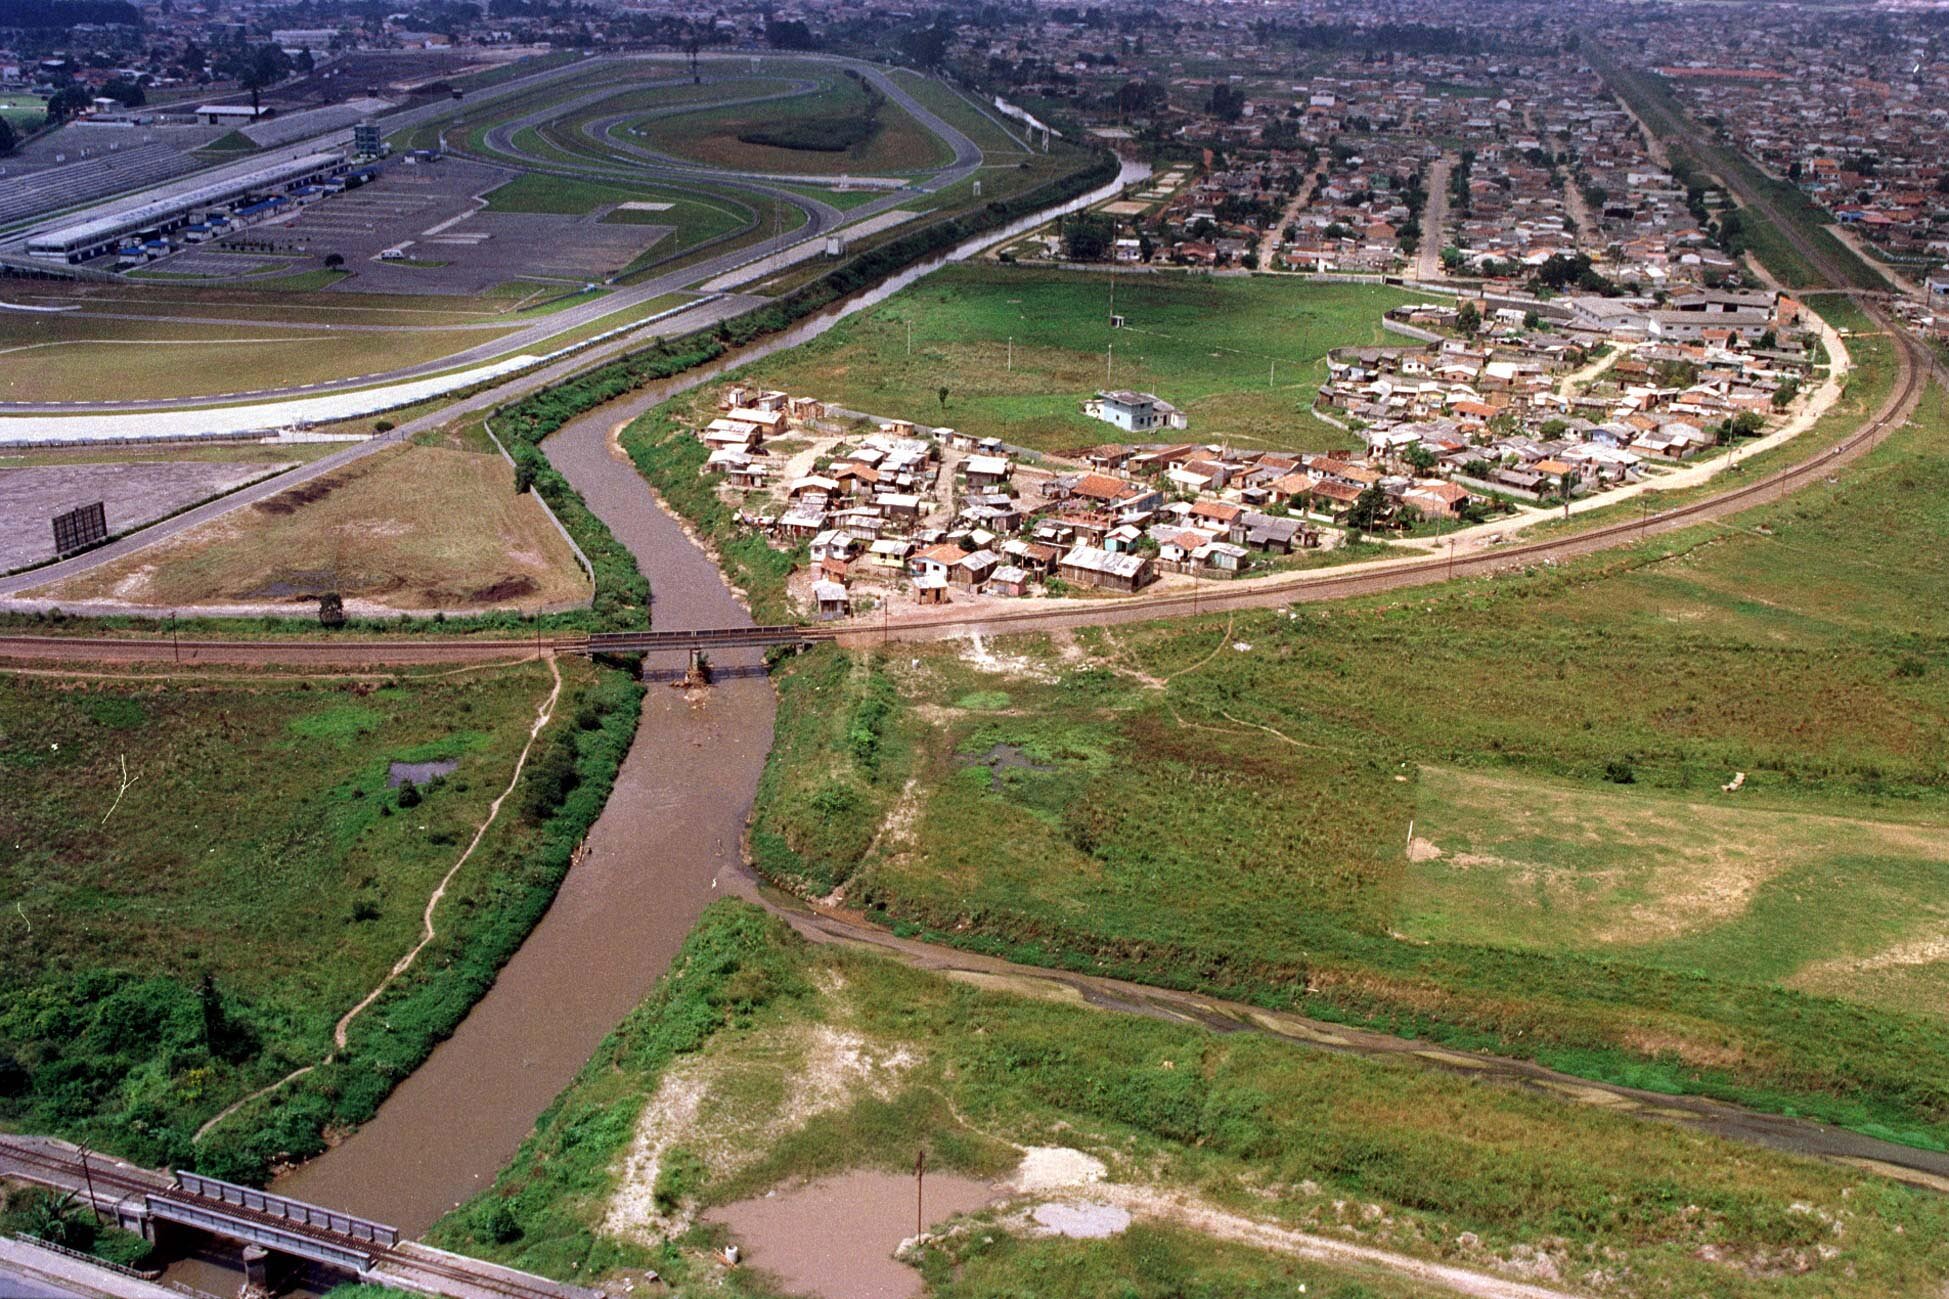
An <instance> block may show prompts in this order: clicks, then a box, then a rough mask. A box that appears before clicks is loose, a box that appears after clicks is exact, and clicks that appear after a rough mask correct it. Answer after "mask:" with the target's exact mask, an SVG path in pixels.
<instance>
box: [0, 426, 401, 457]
mask: <svg viewBox="0 0 1949 1299" xmlns="http://www.w3.org/2000/svg"><path fill="white" fill-rule="evenodd" d="M361 425H362V428H363V431H365V432H370V431H371V428H372V426H371V424H370V423H369V422H365V421H361ZM343 449H344V448H343V447H340V446H336V445H334V444H332V443H330V442H285V443H272V444H269V445H266V444H264V443H261V442H230V441H223V442H163V443H159V444H155V445H149V446H114V447H86V446H81V447H50V448H47V449H45V450H6V451H0V468H13V467H16V466H29V465H98V464H122V463H125V462H129V461H164V462H171V461H184V460H189V461H206V462H215V463H219V464H290V463H291V462H293V461H300V462H302V461H309V460H316V459H318V458H319V457H321V456H328V455H330V454H332V452H334V451H341V450H343Z"/></svg>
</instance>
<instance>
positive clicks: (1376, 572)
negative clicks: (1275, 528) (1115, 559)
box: [829, 329, 1931, 645]
mask: <svg viewBox="0 0 1949 1299" xmlns="http://www.w3.org/2000/svg"><path fill="white" fill-rule="evenodd" d="M1890 332H1891V335H1892V336H1893V337H1894V338H1895V339H1896V342H1897V348H1898V358H1899V364H1900V371H1899V373H1898V376H1897V379H1896V384H1895V387H1894V390H1893V391H1892V392H1891V393H1890V394H1889V396H1888V399H1887V400H1886V401H1884V402H1883V403H1882V406H1881V409H1880V410H1878V411H1877V412H1876V413H1875V414H1874V415H1873V416H1872V417H1871V418H1870V419H1868V420H1867V421H1866V422H1865V423H1863V424H1862V425H1861V427H1860V428H1858V429H1856V430H1855V431H1854V432H1852V433H1850V434H1849V435H1848V436H1847V437H1846V438H1844V439H1842V441H1841V442H1839V443H1838V444H1836V445H1835V446H1833V447H1831V448H1829V449H1828V450H1826V451H1824V452H1821V453H1820V454H1818V455H1815V456H1812V457H1810V458H1808V459H1806V460H1802V461H1799V462H1797V463H1795V464H1793V465H1789V466H1787V467H1786V468H1784V469H1779V470H1776V471H1774V472H1773V473H1771V474H1768V475H1766V476H1764V477H1762V478H1756V479H1754V480H1752V481H1751V482H1746V483H1741V484H1740V485H1738V486H1736V487H1732V488H1729V489H1728V490H1726V491H1723V492H1720V493H1717V494H1716V495H1713V496H1709V497H1706V498H1705V499H1703V500H1699V501H1693V502H1689V503H1687V504H1684V505H1678V506H1673V507H1672V508H1670V509H1666V510H1661V511H1658V512H1657V513H1654V514H1649V515H1646V516H1645V517H1644V518H1642V519H1627V520H1621V521H1619V522H1616V523H1609V524H1603V525H1600V526H1598V527H1595V528H1590V529H1588V530H1586V531H1583V532H1578V533H1573V534H1571V535H1569V536H1564V537H1555V538H1550V539H1548V540H1543V541H1531V542H1521V543H1518V544H1515V545H1511V546H1504V547H1499V548H1497V549H1495V550H1493V551H1479V552H1476V553H1474V554H1470V555H1456V556H1454V557H1453V558H1450V557H1447V556H1442V555H1430V556H1428V557H1427V558H1425V559H1419V560H1410V561H1395V562H1393V563H1391V564H1388V566H1387V567H1385V568H1379V567H1376V566H1368V565H1362V566H1359V567H1354V568H1349V569H1347V570H1345V571H1342V572H1337V573H1306V574H1297V575H1294V576H1292V577H1290V578H1270V579H1261V580H1259V581H1256V582H1246V583H1241V584H1239V586H1238V587H1236V588H1234V589H1230V590H1221V591H1215V592H1214V591H1209V590H1206V591H1200V592H1191V593H1179V594H1172V595H1160V596H1139V597H1136V598H1134V599H1130V600H1120V601H1114V602H1105V603H1104V604H1103V605H1102V606H1101V607H1100V608H1083V609H1075V608H1072V609H1064V610H1023V611H1020V612H1012V613H998V614H987V615H981V616H967V617H960V618H941V619H931V620H928V621H925V622H913V621H910V622H907V623H904V624H893V625H891V626H889V627H874V626H872V625H871V624H870V623H863V622H857V621H855V622H846V623H834V624H829V626H830V628H831V629H832V630H833V631H835V632H837V633H838V635H839V640H840V643H841V644H843V645H866V644H873V643H877V642H878V641H880V640H926V639H938V638H945V637H951V636H956V635H963V634H969V633H975V632H980V633H1006V632H1032V631H1038V630H1049V629H1055V628H1066V627H1081V626H1090V625H1095V624H1101V623H1120V622H1139V621H1148V620H1151V619H1156V618H1166V617H1172V616H1176V615H1181V614H1192V613H1219V612H1225V611H1228V610H1236V609H1247V608H1258V607H1263V606H1267V605H1277V604H1285V603H1289V602H1292V601H1295V600H1313V599H1333V598H1345V597H1348V596H1356V595H1372V594H1377V593H1380V592H1385V591H1389V590H1396V589H1401V588H1405V587H1412V586H1423V585H1427V584H1429V583H1431V582H1437V581H1446V580H1447V579H1448V578H1449V577H1480V576H1486V575H1489V574H1493V573H1498V572H1506V571H1509V570H1511V569H1520V568H1525V567H1529V566H1532V565H1535V564H1541V563H1550V562H1553V561H1559V560H1564V559H1572V558H1576V557H1578V556H1581V555H1587V554H1591V553H1594V552H1597V551H1602V550H1609V549H1615V548H1617V547H1619V546H1623V545H1627V544H1630V543H1631V542H1634V541H1638V540H1641V539H1643V538H1644V537H1646V536H1649V535H1650V534H1652V533H1654V532H1669V531H1671V530H1673V529H1676V528H1681V527H1685V526H1687V525H1690V524H1693V523H1700V522H1708V521H1710V520H1712V519H1715V518H1719V517H1722V516H1724V515H1727V514H1731V513H1735V512H1737V511H1739V510H1743V509H1749V508H1751V507H1752V506H1754V505H1760V504H1764V503H1766V502H1768V501H1772V500H1777V499H1779V498H1780V497H1782V496H1786V495H1788V494H1790V493H1791V492H1793V491H1794V490H1796V489H1797V488H1800V487H1802V486H1804V485H1806V484H1807V483H1808V482H1809V481H1812V480H1814V479H1816V478H1820V477H1824V476H1826V475H1827V474H1829V473H1831V472H1832V471H1833V470H1835V469H1838V468H1840V467H1841V466H1843V465H1845V464H1848V463H1850V462H1852V461H1854V460H1856V459H1859V458H1860V457H1861V456H1862V455H1865V454H1866V453H1867V452H1869V451H1871V450H1873V449H1874V448H1875V447H1876V446H1878V445H1880V443H1881V442H1882V441H1883V440H1885V439H1886V438H1887V437H1888V435H1889V434H1891V433H1893V432H1894V431H1895V430H1896V429H1898V428H1900V427H1901V426H1902V425H1903V424H1904V423H1905V422H1906V421H1907V419H1908V417H1909V414H1910V413H1911V412H1912V411H1913V410H1914V407H1915V403H1916V402H1917V401H1918V400H1920V397H1921V394H1922V391H1923V389H1924V388H1925V387H1926V386H1927V383H1928V379H1929V373H1930V368H1929V367H1930V364H1931V359H1930V358H1928V357H1926V356H1924V355H1922V354H1921V351H1920V346H1919V345H1918V344H1916V343H1915V342H1914V341H1913V340H1912V339H1911V338H1910V337H1909V336H1908V335H1907V334H1906V333H1902V332H1900V331H1897V330H1893V329H1891V331H1890ZM1363 569H1366V570H1367V571H1362V570H1363Z"/></svg>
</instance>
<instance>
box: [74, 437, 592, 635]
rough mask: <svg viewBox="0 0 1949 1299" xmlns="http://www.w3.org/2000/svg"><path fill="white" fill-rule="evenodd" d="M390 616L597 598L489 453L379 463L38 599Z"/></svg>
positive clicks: (472, 450) (381, 458)
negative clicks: (323, 604) (364, 605)
mask: <svg viewBox="0 0 1949 1299" xmlns="http://www.w3.org/2000/svg"><path fill="white" fill-rule="evenodd" d="M334 590H335V591H337V592H338V593H339V594H340V595H342V596H343V597H344V598H345V600H346V601H347V602H348V604H349V603H351V602H354V601H359V602H369V603H370V604H372V605H374V606H377V607H378V608H380V609H382V610H386V609H399V610H427V609H437V610H447V611H454V612H458V611H462V610H468V609H523V610H532V609H535V608H537V607H542V606H550V605H560V604H565V603H568V602H573V601H575V600H579V599H585V598H587V596H588V594H589V587H588V582H587V580H586V578H585V577H584V575H583V572H582V570H581V568H580V567H579V566H578V565H577V564H576V561H575V557H574V555H573V554H572V553H571V552H570V551H569V548H568V543H567V542H566V541H564V540H563V539H562V537H561V535H560V534H559V533H557V532H556V531H555V528H554V525H553V524H551V523H550V522H549V521H548V518H547V516H546V514H544V513H543V511H542V507H541V504H540V502H539V501H538V500H537V499H536V498H535V496H533V495H532V494H521V495H517V494H516V493H515V491H514V480H513V471H512V470H510V469H509V468H508V465H507V462H506V461H504V460H502V459H501V458H500V456H499V455H497V454H495V453H494V452H493V451H492V450H491V449H490V448H485V447H484V440H482V441H470V442H467V443H463V444H460V445H455V444H453V443H451V442H447V443H443V444H441V445H408V446H404V447H401V448H398V449H396V450H388V451H381V452H378V453H376V454H374V455H371V456H368V457H365V458H364V459H361V460H358V461H355V462H353V463H352V464H350V465H348V466H346V467H344V468H343V469H339V470H337V471H335V472H333V473H331V474H328V475H326V476H325V477H324V478H320V479H315V480H313V481H312V482H310V483H306V484H303V485H302V486H300V487H297V488H295V489H293V490H291V491H289V492H285V493H281V494H280V495H277V496H274V497H271V498H269V499H267V500H264V501H260V502H258V503H257V504H256V505H252V506H249V507H247V508H245V509H243V510H240V511H235V512H233V513H231V514H229V515H227V516H225V517H224V518H221V519H217V520H214V521H212V522H210V523H206V524H203V525H202V526H200V527H197V528H192V529H190V530H189V531H188V532H185V533H182V534H181V535H179V536H177V537H174V538H172V539H170V540H169V541H166V542H161V543H158V544H157V545H155V546H153V547H150V548H148V549H146V550H143V551H141V552H140V553H138V554H135V555H131V556H129V557H127V558H125V559H121V560H117V561H115V562H113V563H110V564H105V565H103V566H102V567H100V568H97V569H94V570H91V571H90V572H88V573H86V574H83V575H81V576H79V577H75V578H71V579H69V580H67V581H65V582H60V583H57V584H55V585H53V586H50V587H45V588H41V589H40V592H39V593H40V594H42V595H44V596H46V597H47V598H50V599H55V600H68V601H73V600H91V599H103V600H125V601H129V602H131V603H136V604H144V605H156V606H162V607H171V606H177V605H193V604H205V605H221V604H241V605H286V606H289V607H290V608H291V610H292V611H293V612H294V613H297V614H300V615H303V614H305V613H308V612H310V611H311V610H313V609H315V608H316V601H317V598H318V596H319V595H320V594H322V593H324V592H326V591H334Z"/></svg>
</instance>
